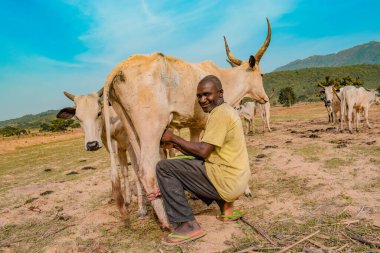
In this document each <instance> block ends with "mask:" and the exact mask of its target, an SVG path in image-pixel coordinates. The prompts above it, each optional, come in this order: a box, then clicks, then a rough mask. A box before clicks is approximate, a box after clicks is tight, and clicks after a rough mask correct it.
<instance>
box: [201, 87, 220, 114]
mask: <svg viewBox="0 0 380 253" xmlns="http://www.w3.org/2000/svg"><path fill="white" fill-rule="evenodd" d="M197 98H198V103H199V105H200V106H201V107H202V110H203V111H204V112H206V113H209V112H211V111H212V110H213V109H214V108H215V107H217V106H218V105H220V104H221V103H222V102H223V90H218V89H217V88H216V85H215V84H213V83H212V82H207V83H203V84H199V85H198V88H197Z"/></svg>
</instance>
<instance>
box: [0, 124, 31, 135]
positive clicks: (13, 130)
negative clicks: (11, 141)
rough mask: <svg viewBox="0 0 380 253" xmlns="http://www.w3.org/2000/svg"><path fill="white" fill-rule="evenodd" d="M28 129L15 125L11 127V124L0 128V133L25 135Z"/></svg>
mask: <svg viewBox="0 0 380 253" xmlns="http://www.w3.org/2000/svg"><path fill="white" fill-rule="evenodd" d="M29 133H30V131H28V130H25V129H23V128H17V127H12V126H6V127H3V128H1V129H0V134H1V135H2V136H5V137H9V136H14V135H16V136H20V135H27V134H29Z"/></svg>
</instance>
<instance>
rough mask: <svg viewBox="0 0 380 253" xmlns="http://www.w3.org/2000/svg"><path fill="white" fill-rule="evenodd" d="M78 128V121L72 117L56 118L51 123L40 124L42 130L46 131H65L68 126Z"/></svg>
mask: <svg viewBox="0 0 380 253" xmlns="http://www.w3.org/2000/svg"><path fill="white" fill-rule="evenodd" d="M69 127H70V128H77V127H80V125H79V123H78V122H75V121H74V120H72V119H67V120H65V119H55V120H52V121H51V122H50V123H43V124H41V125H40V131H41V132H42V131H44V132H64V131H67V129H68V128H69Z"/></svg>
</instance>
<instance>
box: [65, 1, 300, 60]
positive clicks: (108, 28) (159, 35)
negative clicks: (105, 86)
mask: <svg viewBox="0 0 380 253" xmlns="http://www.w3.org/2000/svg"><path fill="white" fill-rule="evenodd" d="M71 4H75V5H77V7H78V8H80V9H81V10H82V11H83V13H86V14H87V15H89V16H91V18H92V19H93V25H92V26H91V28H90V30H89V31H87V32H86V33H85V34H84V35H83V36H81V37H80V39H81V40H82V41H83V42H84V44H85V45H86V46H87V47H88V51H87V52H85V53H83V54H80V55H78V56H77V59H78V60H79V61H81V62H85V63H88V64H91V63H101V64H106V65H109V66H114V65H116V63H117V62H119V61H121V60H123V59H125V58H127V57H128V56H129V55H131V54H138V53H143V54H150V53H153V52H156V51H160V52H163V53H165V54H169V55H172V56H175V57H178V58H183V59H185V60H189V61H193V62H198V61H203V60H208V59H211V60H214V61H218V62H219V63H223V64H224V58H225V53H224V45H223V39H222V36H223V35H227V36H228V38H229V40H230V43H231V47H232V48H234V54H235V55H240V56H241V57H244V58H248V57H249V54H254V53H255V52H256V50H258V49H259V47H260V46H261V44H262V43H263V41H264V40H265V36H266V23H265V17H267V16H268V17H269V18H271V19H272V20H275V19H276V18H277V17H279V16H281V15H282V14H283V13H285V12H287V11H289V9H290V8H292V6H293V1H281V2H279V1H274V0H272V1H268V0H260V1H240V2H239V3H237V2H230V1H208V2H207V3H205V2H204V1H199V2H195V3H193V4H192V5H191V6H190V7H191V8H185V6H183V5H184V3H180V4H178V6H175V3H173V2H163V3H161V4H157V3H155V2H149V1H125V2H120V1H107V2H104V1H94V2H90V3H87V5H83V4H82V3H81V2H73V1H71ZM187 7H188V6H187ZM217 12H219V13H220V14H219V15H220V16H218V15H217ZM206 28H207V29H206ZM185 38H186V39H185ZM232 45H233V46H232ZM242 49H244V51H242ZM247 50H248V51H247ZM244 60H246V59H244Z"/></svg>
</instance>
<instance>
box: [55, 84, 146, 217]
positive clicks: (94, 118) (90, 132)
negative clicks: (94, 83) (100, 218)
mask: <svg viewBox="0 0 380 253" xmlns="http://www.w3.org/2000/svg"><path fill="white" fill-rule="evenodd" d="M64 94H65V95H66V96H67V97H68V98H69V99H70V100H72V101H74V103H75V107H68V108H64V109H62V110H61V111H60V112H59V113H58V114H57V118H63V119H69V118H72V117H75V118H76V119H78V120H79V122H80V125H81V127H82V130H83V132H84V136H85V141H84V143H85V149H86V150H87V151H95V150H98V149H100V148H101V147H102V146H103V143H104V142H105V141H106V133H105V128H104V114H103V104H102V101H101V97H102V94H103V89H101V90H99V91H98V92H97V93H92V94H88V95H82V96H75V95H72V94H70V93H68V92H64ZM110 122H111V138H110V139H111V143H112V147H113V150H117V152H116V153H117V157H118V161H119V165H120V169H121V172H122V175H123V178H124V191H123V193H122V191H121V184H120V178H119V174H118V172H117V170H116V167H115V166H113V167H112V171H111V178H112V193H113V195H114V198H115V200H116V204H117V207H118V209H119V211H120V214H121V216H122V219H125V218H126V215H127V209H126V205H129V204H130V203H131V189H130V186H129V180H128V161H127V154H126V152H127V151H128V154H129V157H130V159H131V164H132V167H133V168H134V169H136V168H137V163H136V157H135V155H134V153H133V150H132V148H131V146H130V142H129V140H128V136H127V133H126V131H125V130H124V128H123V127H122V124H121V121H120V119H119V117H118V116H117V114H116V113H115V111H114V110H113V109H112V107H110ZM106 147H107V146H106ZM107 150H108V148H107ZM135 174H137V173H136V172H134V171H132V175H134V182H135V183H136V188H137V200H138V212H137V215H138V216H139V217H141V216H145V215H146V208H145V205H144V204H143V199H142V195H143V192H142V188H141V184H140V182H139V179H138V178H137V177H136V176H135Z"/></svg>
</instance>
